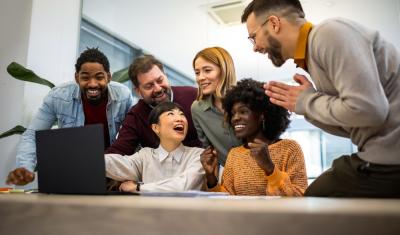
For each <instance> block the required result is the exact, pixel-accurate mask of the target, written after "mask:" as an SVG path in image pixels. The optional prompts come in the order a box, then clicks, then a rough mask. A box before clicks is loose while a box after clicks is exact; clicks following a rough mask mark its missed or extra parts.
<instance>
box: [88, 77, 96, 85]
mask: <svg viewBox="0 0 400 235" xmlns="http://www.w3.org/2000/svg"><path fill="white" fill-rule="evenodd" d="M97 85H98V82H97V80H96V79H95V78H91V79H89V83H88V86H89V87H96V86H97Z"/></svg>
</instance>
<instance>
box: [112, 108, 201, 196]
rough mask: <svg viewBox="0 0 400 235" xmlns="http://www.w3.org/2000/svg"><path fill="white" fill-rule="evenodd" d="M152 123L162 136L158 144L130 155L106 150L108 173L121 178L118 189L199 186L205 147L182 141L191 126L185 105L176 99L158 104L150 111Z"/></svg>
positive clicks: (166, 188) (163, 189)
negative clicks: (187, 144) (192, 145)
mask: <svg viewBox="0 0 400 235" xmlns="http://www.w3.org/2000/svg"><path fill="white" fill-rule="evenodd" d="M149 125H151V128H152V130H153V131H154V132H155V133H156V134H157V136H158V137H159V139H160V145H159V147H158V148H156V149H153V148H147V147H146V148H142V149H141V150H140V151H138V152H136V153H134V154H133V155H130V156H122V155H119V154H106V155H105V161H106V175H107V177H109V178H112V179H114V180H117V181H122V182H123V183H122V184H121V185H120V187H119V189H120V190H121V191H126V192H137V191H185V190H200V189H201V187H202V186H203V181H204V170H203V168H202V165H201V163H200V154H201V153H202V152H203V149H201V148H196V147H187V146H184V145H183V144H182V141H183V140H184V139H185V136H186V133H187V130H188V123H187V120H186V117H185V115H184V113H183V111H182V108H181V107H180V106H179V105H178V104H176V103H173V102H164V103H161V104H159V105H158V106H156V107H155V108H154V109H153V110H152V111H151V113H150V115H149Z"/></svg>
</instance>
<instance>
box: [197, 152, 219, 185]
mask: <svg viewBox="0 0 400 235" xmlns="http://www.w3.org/2000/svg"><path fill="white" fill-rule="evenodd" d="M200 162H201V165H203V168H204V171H205V172H206V180H207V187H208V188H213V187H215V186H216V185H217V184H218V179H217V177H216V176H215V172H216V170H217V167H218V154H217V151H216V150H215V149H214V148H213V147H212V146H208V147H207V148H206V149H205V150H204V151H203V152H202V153H201V154H200Z"/></svg>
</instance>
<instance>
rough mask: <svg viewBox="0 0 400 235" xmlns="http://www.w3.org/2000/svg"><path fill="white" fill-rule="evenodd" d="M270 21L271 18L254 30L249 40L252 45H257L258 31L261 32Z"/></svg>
mask: <svg viewBox="0 0 400 235" xmlns="http://www.w3.org/2000/svg"><path fill="white" fill-rule="evenodd" d="M268 21H269V17H268V18H267V19H266V20H265V21H264V23H262V24H261V25H260V26H258V28H257V29H256V30H254V32H253V33H251V34H250V35H249V36H248V37H247V38H248V39H249V40H250V42H251V44H253V46H254V45H256V36H257V31H258V30H260V29H261V28H262V27H263V26H264V25H265V24H266V23H267V22H268Z"/></svg>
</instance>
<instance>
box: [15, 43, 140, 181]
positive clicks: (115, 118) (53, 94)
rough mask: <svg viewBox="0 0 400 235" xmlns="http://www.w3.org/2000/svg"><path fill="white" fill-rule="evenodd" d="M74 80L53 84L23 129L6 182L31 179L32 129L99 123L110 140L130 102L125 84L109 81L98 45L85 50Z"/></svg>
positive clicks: (33, 143) (106, 140)
mask: <svg viewBox="0 0 400 235" xmlns="http://www.w3.org/2000/svg"><path fill="white" fill-rule="evenodd" d="M75 69H76V72H75V81H76V82H68V83H65V84H63V85H60V86H57V87H55V88H53V89H52V90H51V91H50V92H49V94H48V95H47V96H46V97H45V98H44V101H43V104H42V106H41V107H40V109H39V111H38V113H37V114H36V116H35V117H34V118H33V119H32V121H31V123H30V125H29V127H28V128H27V130H26V131H25V132H24V133H23V135H22V139H21V142H20V144H19V146H18V150H17V168H16V169H15V170H13V171H11V172H10V173H9V175H8V177H7V184H16V185H25V184H27V183H30V182H32V181H33V180H34V173H33V171H34V169H35V166H36V144H35V131H37V130H45V129H50V128H51V127H52V126H53V124H54V123H57V125H58V127H59V128H66V127H77V126H84V125H89V124H95V123H101V124H103V130H104V144H105V146H106V147H108V146H109V145H110V143H112V142H113V141H114V140H115V138H116V135H117V132H118V130H119V128H120V126H121V123H122V121H123V120H124V118H125V114H126V113H127V112H128V110H129V109H130V108H131V106H132V102H133V99H132V94H131V91H130V90H129V88H128V87H126V86H124V85H122V84H119V83H116V82H112V81H111V74H110V65H109V62H108V59H107V57H106V56H105V55H104V54H103V53H102V52H100V51H99V50H98V49H97V48H91V49H87V50H85V51H84V52H83V53H82V54H81V55H80V57H79V58H78V60H77V62H76V64H75Z"/></svg>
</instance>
